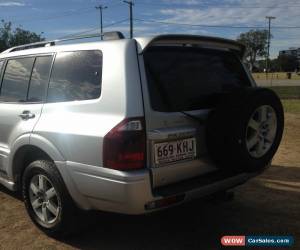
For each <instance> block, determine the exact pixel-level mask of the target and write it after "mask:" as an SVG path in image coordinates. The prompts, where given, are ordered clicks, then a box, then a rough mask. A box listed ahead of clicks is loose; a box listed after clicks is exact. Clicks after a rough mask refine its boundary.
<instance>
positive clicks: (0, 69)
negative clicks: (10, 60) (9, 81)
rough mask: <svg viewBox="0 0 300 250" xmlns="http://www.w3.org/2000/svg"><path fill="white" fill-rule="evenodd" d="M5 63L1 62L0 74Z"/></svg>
mask: <svg viewBox="0 0 300 250" xmlns="http://www.w3.org/2000/svg"><path fill="white" fill-rule="evenodd" d="M3 63H4V61H0V74H1V72H2V67H3Z"/></svg>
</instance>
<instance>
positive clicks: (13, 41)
mask: <svg viewBox="0 0 300 250" xmlns="http://www.w3.org/2000/svg"><path fill="white" fill-rule="evenodd" d="M1 25H2V27H0V52H1V51H4V50H6V49H8V48H10V47H14V46H18V45H23V44H28V43H34V42H40V41H44V40H45V39H44V38H43V37H42V34H36V33H35V32H31V31H28V30H24V29H22V28H20V27H18V28H16V29H14V30H13V29H12V24H11V22H5V21H4V20H1Z"/></svg>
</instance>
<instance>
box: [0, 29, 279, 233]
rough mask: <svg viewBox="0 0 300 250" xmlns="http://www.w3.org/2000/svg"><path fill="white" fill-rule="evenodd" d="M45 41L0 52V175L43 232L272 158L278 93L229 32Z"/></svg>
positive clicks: (178, 198) (221, 187) (131, 210)
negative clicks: (260, 80)
mask: <svg viewBox="0 0 300 250" xmlns="http://www.w3.org/2000/svg"><path fill="white" fill-rule="evenodd" d="M57 43H58V42H57V41H51V42H42V43H36V44H30V45H24V46H19V47H15V48H11V49H9V50H7V51H5V52H3V53H1V54H0V69H1V93H0V183H1V184H3V185H4V186H6V187H7V188H8V189H10V190H14V191H18V190H19V191H21V192H22V195H23V198H24V203H25V206H26V209H27V211H28V214H29V216H30V217H31V219H32V220H33V222H34V223H35V224H36V225H37V226H38V227H39V228H40V229H42V230H43V231H44V232H46V233H47V234H52V235H55V234H59V233H62V232H66V231H67V230H69V229H70V228H71V227H72V225H74V222H76V219H74V215H75V214H76V210H77V208H80V209H83V210H103V211H110V212H117V213H124V214H144V213H148V212H153V211H157V210H160V209H164V208H167V207H171V206H174V205H178V204H181V203H183V202H187V201H190V200H192V199H195V198H199V197H203V196H207V195H210V194H214V193H218V192H222V191H225V190H228V189H231V188H233V187H235V186H237V185H240V184H242V183H244V182H246V181H247V180H248V179H249V178H251V177H254V176H255V175H257V174H258V173H260V172H262V171H263V170H264V169H265V168H266V167H267V166H268V165H269V163H270V162H271V160H272V157H273V156H274V154H275V152H276V150H277V148H278V146H279V144H280V140H281V136H282V133H283V121H284V117H283V110H282V105H281V102H280V100H279V99H278V97H277V96H276V94H274V93H273V92H272V91H271V90H269V89H265V88H257V87H256V85H255V82H254V81H253V79H252V77H251V75H250V74H249V73H248V72H247V70H246V69H245V67H244V66H243V64H242V63H241V60H242V58H243V55H244V51H245V48H244V46H243V45H241V44H239V43H237V42H235V41H231V40H226V39H221V38H212V37H202V36H191V35H161V36H156V37H151V38H135V39H124V38H123V37H122V35H121V34H120V33H109V34H104V41H99V42H89V43H80V44H61V45H57Z"/></svg>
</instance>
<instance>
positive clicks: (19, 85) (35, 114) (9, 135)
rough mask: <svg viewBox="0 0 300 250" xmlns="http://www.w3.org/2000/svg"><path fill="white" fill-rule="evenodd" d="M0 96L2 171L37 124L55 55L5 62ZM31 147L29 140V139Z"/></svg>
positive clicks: (0, 166) (3, 171) (0, 158)
mask: <svg viewBox="0 0 300 250" xmlns="http://www.w3.org/2000/svg"><path fill="white" fill-rule="evenodd" d="M3 63H4V70H3V74H2V78H1V93H0V171H1V172H2V174H6V173H7V169H6V166H7V163H8V162H7V159H8V156H9V153H10V152H11V150H12V147H13V145H14V144H15V143H16V140H17V139H18V138H21V137H22V136H23V135H25V134H27V135H29V134H30V132H31V131H32V130H33V128H34V126H35V124H36V122H37V121H38V119H39V117H40V114H41V110H42V106H43V101H44V99H45V96H46V89H47V85H48V80H49V75H50V69H51V64H52V55H40V56H25V57H14V58H9V59H6V60H3ZM26 140H27V143H28V144H29V136H28V137H27V139H26Z"/></svg>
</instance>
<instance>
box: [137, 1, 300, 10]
mask: <svg viewBox="0 0 300 250" xmlns="http://www.w3.org/2000/svg"><path fill="white" fill-rule="evenodd" d="M136 5H150V6H151V5H153V6H161V7H169V6H173V5H176V4H172V5H171V4H161V3H141V2H137V3H136ZM177 5H178V4H177ZM188 6H189V7H192V8H195V7H206V8H209V7H211V8H216V9H227V8H235V9H284V8H300V5H282V6H280V5H273V6H272V5H270V6H257V5H229V4H226V5H217V4H215V5H214V4H192V5H188Z"/></svg>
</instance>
